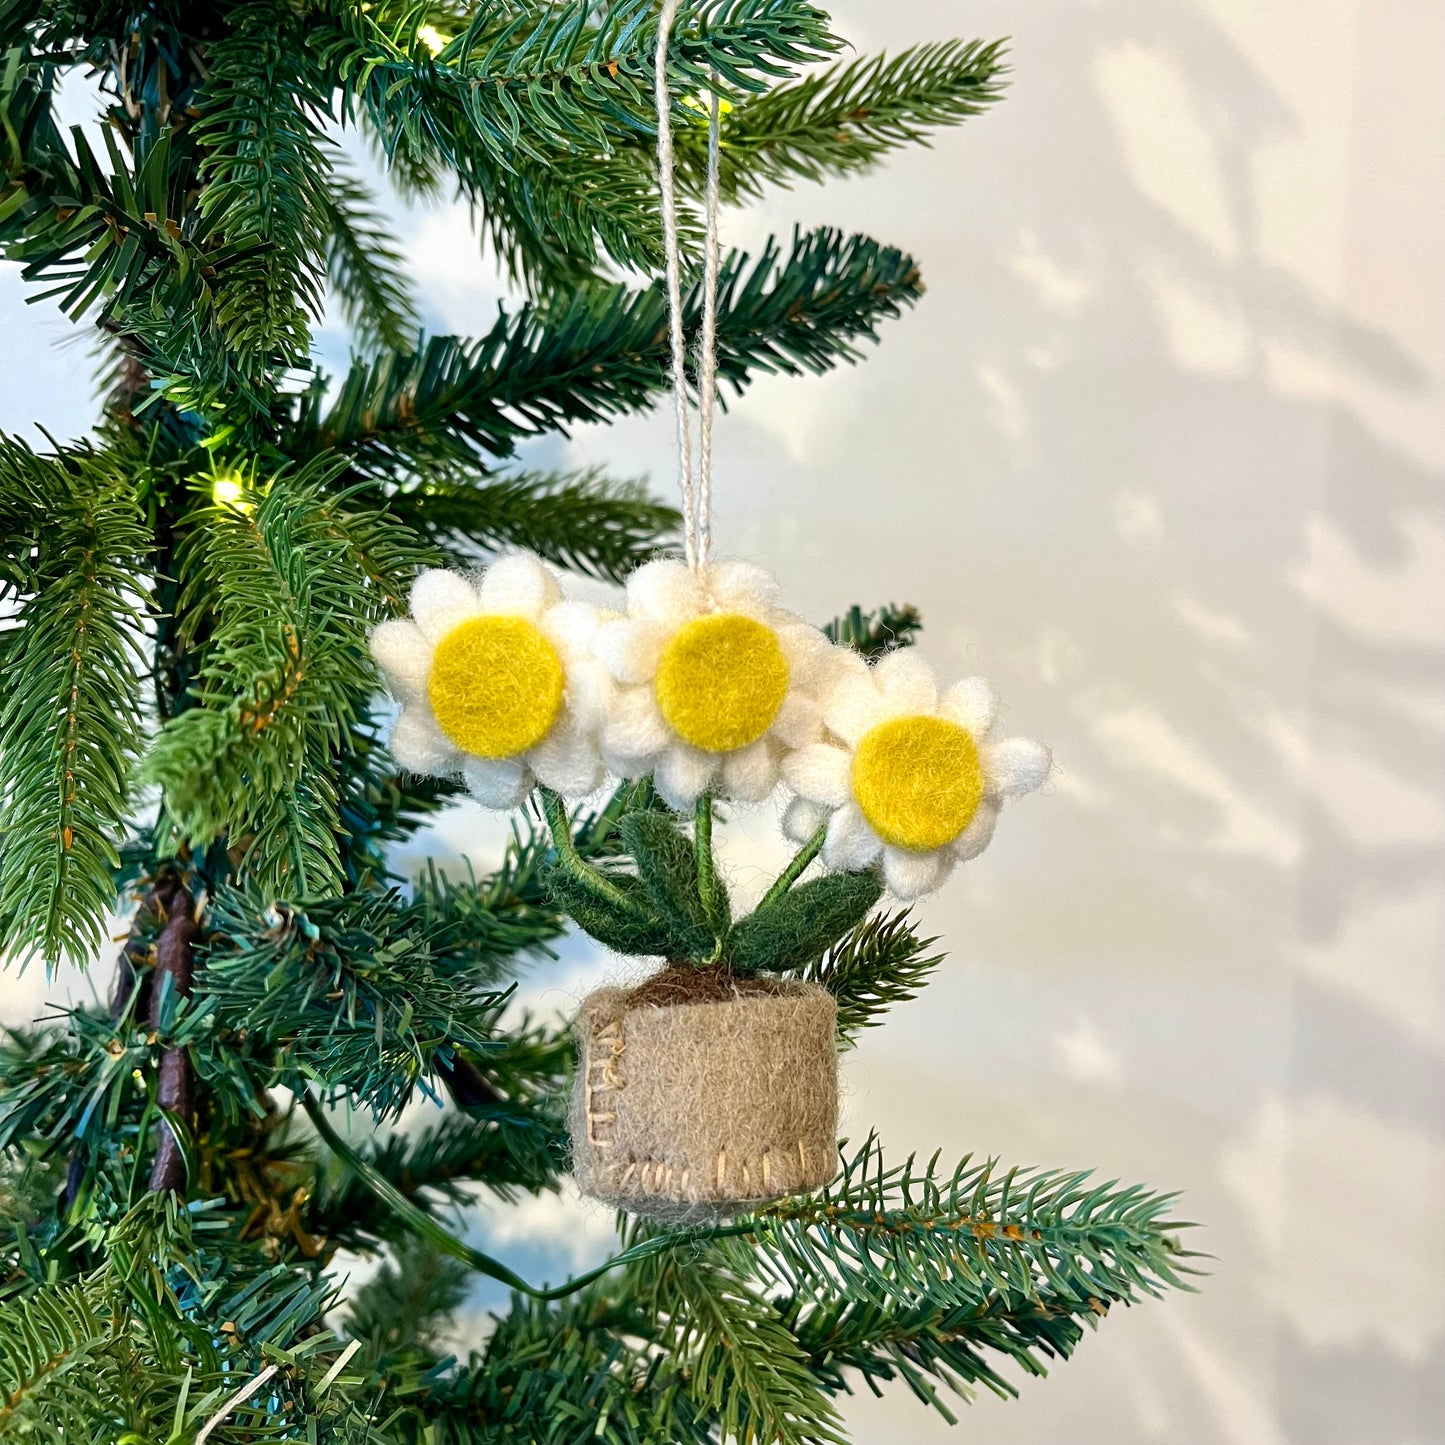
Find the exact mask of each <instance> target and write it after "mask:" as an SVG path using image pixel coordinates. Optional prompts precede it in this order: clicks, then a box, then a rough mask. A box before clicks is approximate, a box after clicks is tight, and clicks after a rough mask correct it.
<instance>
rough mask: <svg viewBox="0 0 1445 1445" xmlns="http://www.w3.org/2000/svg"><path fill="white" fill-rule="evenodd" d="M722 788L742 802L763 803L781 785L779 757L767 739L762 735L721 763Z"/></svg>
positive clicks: (730, 754)
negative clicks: (779, 782)
mask: <svg viewBox="0 0 1445 1445" xmlns="http://www.w3.org/2000/svg"><path fill="white" fill-rule="evenodd" d="M722 778H723V791H724V792H725V793H726V795H727V796H728V797H729V798H735V799H737V801H738V802H740V803H761V802H762V801H763V799H764V798H766V797H767V796H768V794H769V793H771V792H772V791H773V789H774V788H776V787H777V786H778V760H777V758H776V756H775V755H774V753H773V750H772V749H771V748H770V747H769V746H768V744H767V740H766V739H764V738H759V739H758V741H757V742H755V743H750V744H749V745H748V746H747V747H745V748H739V749H738V750H737V751H736V752H735V753H728V754H727V755H726V756H725V757H724V758H723V764H722Z"/></svg>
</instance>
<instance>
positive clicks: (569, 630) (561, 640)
mask: <svg viewBox="0 0 1445 1445" xmlns="http://www.w3.org/2000/svg"><path fill="white" fill-rule="evenodd" d="M615 616H616V614H615V613H611V612H608V613H604V612H603V611H602V609H601V608H600V607H593V606H592V604H591V603H589V602H559V603H557V605H556V606H555V607H549V608H548V609H547V610H546V612H544V613H543V614H542V617H541V619H540V620H539V621H538V623H537V625H538V626H539V627H540V628H541V629H542V635H543V636H544V637H545V638H546V639H547V640H548V641H549V642H550V643H551V644H552V646H553V647H555V648H556V649H557V651H558V652H560V653H561V654H562V656H563V657H564V658H566V659H568V660H569V661H570V660H571V659H572V658H574V657H583V656H589V655H591V654H592V653H593V652H595V651H596V648H597V634H598V633H599V632H600V631H601V629H602V626H603V624H604V622H605V621H610V620H611V619H612V618H613V617H615Z"/></svg>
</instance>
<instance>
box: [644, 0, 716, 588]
mask: <svg viewBox="0 0 1445 1445" xmlns="http://www.w3.org/2000/svg"><path fill="white" fill-rule="evenodd" d="M681 3H682V0H665V3H664V4H663V7H662V14H661V16H660V17H659V19H658V28H657V64H656V69H655V72H654V84H653V91H654V96H655V99H656V101H657V178H658V188H659V190H660V192H661V199H662V245H663V257H664V262H665V270H666V277H667V330H668V337H669V341H670V344H671V348H672V398H673V409H674V411H675V412H676V415H677V471H678V487H679V490H680V491H681V493H682V518H683V552H684V555H685V556H686V558H687V564H688V566H689V567H691V568H692V569H693V570H694V571H697V570H700V569H701V568H703V567H705V566H706V565H707V559H708V554H709V552H710V550H711V547H712V423H713V410H714V404H715V402H716V399H717V286H718V257H719V247H718V193H719V183H718V169H719V166H718V155H719V151H720V148H721V144H720V131H721V119H722V101H721V97H720V96H719V95H718V89H717V83H718V76H717V72H716V71H713V72H712V74H711V76H710V80H709V86H708V97H707V99H708V124H707V194H706V201H705V206H704V213H705V221H704V240H703V247H704V257H703V283H702V330H701V335H700V336H699V340H698V356H697V387H698V455H697V469H696V476H694V468H693V451H692V424H691V420H690V408H689V405H688V396H687V347H686V342H685V340H684V337H683V327H682V247H681V243H680V241H679V238H678V224H677V174H676V173H677V161H676V154H675V150H674V147H673V137H672V95H671V92H670V90H669V87H668V83H667V47H668V41H669V40H670V38H671V36H672V27H673V23H674V21H675V20H676V19H677V11H678V7H679V6H680V5H681Z"/></svg>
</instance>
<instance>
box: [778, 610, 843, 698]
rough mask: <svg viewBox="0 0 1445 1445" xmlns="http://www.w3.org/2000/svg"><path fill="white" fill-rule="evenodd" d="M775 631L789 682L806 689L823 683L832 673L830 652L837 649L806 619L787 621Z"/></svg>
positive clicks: (812, 688) (831, 654) (815, 687)
mask: <svg viewBox="0 0 1445 1445" xmlns="http://www.w3.org/2000/svg"><path fill="white" fill-rule="evenodd" d="M775 630H776V632H777V636H778V642H779V643H780V644H781V646H782V649H783V656H784V657H785V658H786V659H787V661H788V678H789V681H790V682H791V683H792V685H793V686H794V687H801V688H807V689H808V690H809V691H813V690H815V689H817V688H819V687H822V686H824V685H826V683H827V682H828V680H829V678H830V677H831V676H832V671H833V654H834V653H835V652H836V651H837V650H838V649H837V648H835V647H834V646H833V644H832V643H831V642H829V641H828V639H827V638H826V637H824V636H823V634H822V633H821V632H819V631H818V629H817V628H816V627H810V626H809V625H808V624H807V623H806V622H788V623H785V624H783V625H782V626H781V627H778V628H777V629H775Z"/></svg>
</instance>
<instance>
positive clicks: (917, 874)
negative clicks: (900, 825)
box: [883, 848, 953, 903]
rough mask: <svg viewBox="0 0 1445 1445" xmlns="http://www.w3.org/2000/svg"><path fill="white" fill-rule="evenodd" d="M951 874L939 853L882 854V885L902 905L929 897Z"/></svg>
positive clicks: (898, 851) (889, 850) (891, 850)
mask: <svg viewBox="0 0 1445 1445" xmlns="http://www.w3.org/2000/svg"><path fill="white" fill-rule="evenodd" d="M952 871H953V864H952V862H951V861H950V860H949V858H948V857H947V856H946V855H945V854H944V853H943V852H942V850H935V851H934V852H932V853H910V852H908V851H907V849H904V848H885V849H884V850H883V881H884V882H885V883H886V884H887V885H888V891H889V892H890V893H891V894H892V895H893V896H894V897H895V898H897V899H900V900H901V901H903V902H904V903H907V902H909V901H910V900H912V899H914V898H922V897H923V895H924V894H925V893H932V892H933V890H934V889H935V888H937V887H938V886H939V885H940V884H942V883H943V881H944V880H945V879H946V878H947V877H948V875H949V874H950V873H951V872H952Z"/></svg>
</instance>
